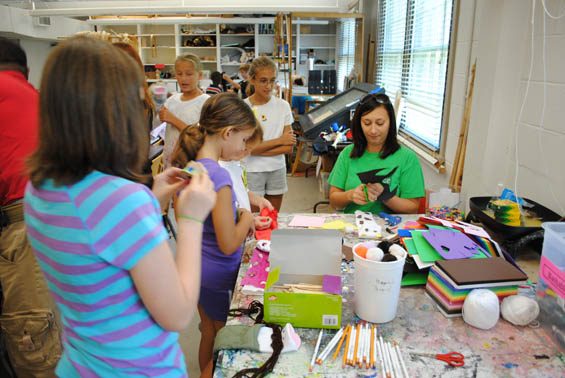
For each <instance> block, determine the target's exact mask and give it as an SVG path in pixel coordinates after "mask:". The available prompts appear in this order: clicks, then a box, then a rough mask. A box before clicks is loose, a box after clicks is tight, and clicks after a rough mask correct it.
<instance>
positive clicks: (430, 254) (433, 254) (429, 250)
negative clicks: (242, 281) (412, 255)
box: [410, 230, 443, 262]
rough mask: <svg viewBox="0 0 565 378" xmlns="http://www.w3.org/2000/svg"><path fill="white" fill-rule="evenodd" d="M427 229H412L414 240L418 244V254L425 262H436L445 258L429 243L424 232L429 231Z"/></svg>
mask: <svg viewBox="0 0 565 378" xmlns="http://www.w3.org/2000/svg"><path fill="white" fill-rule="evenodd" d="M427 232H429V231H426V230H412V231H411V232H410V233H411V234H412V240H413V241H414V244H415V245H416V249H417V250H418V255H419V256H420V259H421V260H422V261H423V262H434V261H437V260H443V257H441V255H440V254H439V253H437V251H436V250H435V249H434V247H432V246H431V245H430V243H428V241H427V240H426V238H425V237H424V235H422V234H423V233H427Z"/></svg>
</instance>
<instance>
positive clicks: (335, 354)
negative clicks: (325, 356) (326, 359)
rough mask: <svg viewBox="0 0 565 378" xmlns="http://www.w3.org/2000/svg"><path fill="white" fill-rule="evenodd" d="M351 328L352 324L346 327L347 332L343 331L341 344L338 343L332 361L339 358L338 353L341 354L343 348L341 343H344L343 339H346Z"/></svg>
mask: <svg viewBox="0 0 565 378" xmlns="http://www.w3.org/2000/svg"><path fill="white" fill-rule="evenodd" d="M350 328H351V326H347V327H345V332H343V335H341V339H340V340H339V344H337V348H336V350H335V352H334V355H333V357H332V361H335V359H336V358H337V355H338V354H339V350H340V349H341V345H342V344H343V340H345V338H346V337H347V335H348V334H349V330H350Z"/></svg>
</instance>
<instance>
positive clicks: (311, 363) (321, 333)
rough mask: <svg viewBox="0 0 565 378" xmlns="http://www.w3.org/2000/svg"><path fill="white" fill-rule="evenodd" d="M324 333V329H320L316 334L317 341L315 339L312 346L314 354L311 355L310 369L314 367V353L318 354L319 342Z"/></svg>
mask: <svg viewBox="0 0 565 378" xmlns="http://www.w3.org/2000/svg"><path fill="white" fill-rule="evenodd" d="M323 335H324V329H323V328H322V329H321V330H320V334H319V335H318V341H316V347H315V348H314V354H313V355H312V361H311V362H310V369H309V370H310V371H312V369H313V368H314V361H316V355H317V354H318V350H319V349H320V342H321V341H322V336H323Z"/></svg>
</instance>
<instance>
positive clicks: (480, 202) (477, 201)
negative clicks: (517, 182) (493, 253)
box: [469, 197, 561, 240]
mask: <svg viewBox="0 0 565 378" xmlns="http://www.w3.org/2000/svg"><path fill="white" fill-rule="evenodd" d="M491 199H492V197H471V198H470V199H469V208H470V209H471V214H472V215H473V216H474V217H475V218H477V219H478V220H479V221H481V223H482V224H484V225H485V226H486V227H488V228H489V229H491V230H492V231H494V232H496V233H497V234H499V235H500V237H502V238H503V239H507V240H515V239H519V238H521V237H523V236H526V235H528V234H531V233H532V232H535V231H539V230H541V229H542V228H541V227H521V226H508V225H506V224H503V223H499V222H497V221H496V220H495V219H494V218H492V217H490V216H489V215H488V214H486V213H485V212H484V210H485V209H486V208H487V205H488V203H489V202H490V200H491ZM524 200H525V201H526V202H528V203H531V204H532V205H534V206H533V207H532V208H528V210H530V211H532V212H534V213H535V214H536V215H537V216H538V217H539V218H541V220H542V222H558V221H559V220H561V216H560V215H559V214H557V213H554V212H553V211H551V210H549V209H548V208H546V207H544V206H542V205H540V204H539V203H537V202H534V201H532V200H530V199H527V198H525V199H524Z"/></svg>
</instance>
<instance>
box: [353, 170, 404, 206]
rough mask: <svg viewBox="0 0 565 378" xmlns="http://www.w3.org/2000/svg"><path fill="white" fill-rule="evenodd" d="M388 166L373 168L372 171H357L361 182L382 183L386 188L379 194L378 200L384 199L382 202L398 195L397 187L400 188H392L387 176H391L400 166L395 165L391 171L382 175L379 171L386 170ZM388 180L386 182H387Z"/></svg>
mask: <svg viewBox="0 0 565 378" xmlns="http://www.w3.org/2000/svg"><path fill="white" fill-rule="evenodd" d="M386 169H388V168H378V169H372V170H370V171H365V172H360V173H357V177H359V180H361V182H362V183H363V184H375V183H378V184H381V185H382V186H383V188H384V190H383V192H382V193H381V195H380V196H379V198H378V200H379V201H382V202H386V201H388V200H389V199H391V198H392V197H394V196H395V195H396V192H397V189H398V188H394V189H392V190H391V189H390V184H389V182H390V180H386V179H387V178H390V177H391V176H392V175H393V174H394V172H396V170H397V169H398V167H394V168H393V169H392V170H391V171H390V172H389V173H387V174H386V175H380V174H379V173H380V172H382V171H384V170H386ZM385 180H386V182H385Z"/></svg>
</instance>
